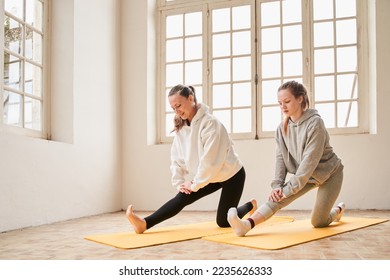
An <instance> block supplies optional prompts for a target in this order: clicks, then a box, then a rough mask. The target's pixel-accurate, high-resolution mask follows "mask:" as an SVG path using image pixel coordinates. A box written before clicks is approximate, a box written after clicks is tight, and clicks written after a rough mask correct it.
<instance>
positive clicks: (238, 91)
mask: <svg viewBox="0 0 390 280" xmlns="http://www.w3.org/2000/svg"><path fill="white" fill-rule="evenodd" d="M251 105H252V90H251V83H239V84H233V106H234V107H243V106H251Z"/></svg>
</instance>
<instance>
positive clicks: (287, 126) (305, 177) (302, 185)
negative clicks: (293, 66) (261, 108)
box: [228, 81, 345, 236]
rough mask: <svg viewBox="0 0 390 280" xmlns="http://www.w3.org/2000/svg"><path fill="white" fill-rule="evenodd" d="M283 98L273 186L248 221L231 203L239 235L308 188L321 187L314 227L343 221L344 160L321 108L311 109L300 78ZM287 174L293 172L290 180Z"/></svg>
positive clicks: (280, 98) (288, 86) (285, 87)
mask: <svg viewBox="0 0 390 280" xmlns="http://www.w3.org/2000/svg"><path fill="white" fill-rule="evenodd" d="M278 102H279V105H280V109H281V110H282V112H283V114H284V115H285V120H284V121H283V122H282V123H281V124H280V125H279V127H278V128H277V131H276V166H275V179H274V181H273V182H272V184H271V187H272V191H271V194H270V195H269V199H268V201H267V202H265V203H264V204H262V205H261V206H260V207H259V208H258V209H257V210H256V211H255V212H254V213H253V214H252V215H251V216H250V217H249V218H248V219H247V220H241V219H240V217H239V215H237V209H235V208H232V209H230V210H229V213H228V220H229V223H230V224H231V226H232V227H233V228H234V231H235V233H236V235H237V236H244V235H245V234H246V233H247V232H248V231H249V230H251V229H252V228H253V227H254V226H255V225H257V224H260V223H262V222H264V221H266V220H267V219H269V218H270V217H272V215H274V214H275V213H276V212H277V211H279V210H280V209H282V208H283V207H286V206H287V205H289V204H290V203H291V202H293V201H294V200H296V199H298V198H299V197H301V196H302V195H304V194H305V193H307V192H308V191H310V190H312V189H315V188H318V191H317V199H316V202H315V205H314V209H313V211H312V215H311V223H312V225H313V226H314V227H326V226H328V225H329V224H330V223H331V222H333V221H338V220H340V218H341V215H342V214H343V212H344V208H345V205H344V203H339V204H338V205H337V206H336V207H334V206H333V205H334V203H335V201H336V199H337V197H338V195H339V193H340V189H341V185H342V182H343V165H342V163H341V160H340V159H339V158H338V157H337V155H336V154H335V153H334V152H333V148H332V147H331V146H330V144H329V135H328V132H327V131H326V128H325V126H324V122H323V121H322V119H321V117H320V115H319V114H318V112H317V110H315V109H309V98H308V95H307V90H306V88H305V87H304V86H303V85H302V84H300V83H298V82H295V81H290V82H286V83H284V84H283V85H282V86H281V87H279V90H278ZM287 173H290V174H292V176H291V177H290V179H289V180H288V181H287V182H285V180H286V175H287Z"/></svg>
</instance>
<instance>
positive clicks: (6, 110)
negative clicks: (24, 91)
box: [3, 91, 23, 126]
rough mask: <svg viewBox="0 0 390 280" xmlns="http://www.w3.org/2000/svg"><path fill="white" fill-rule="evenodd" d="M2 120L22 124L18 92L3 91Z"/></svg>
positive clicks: (20, 100)
mask: <svg viewBox="0 0 390 280" xmlns="http://www.w3.org/2000/svg"><path fill="white" fill-rule="evenodd" d="M3 120H4V123H5V124H10V125H16V126H23V123H22V96H21V95H20V94H16V93H13V92H9V91H4V92H3Z"/></svg>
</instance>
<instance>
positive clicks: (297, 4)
mask: <svg viewBox="0 0 390 280" xmlns="http://www.w3.org/2000/svg"><path fill="white" fill-rule="evenodd" d="M301 1H302V0H284V1H282V14H283V23H284V24H286V23H293V22H301V21H302V7H301Z"/></svg>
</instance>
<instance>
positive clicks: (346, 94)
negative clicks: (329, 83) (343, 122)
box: [337, 74, 358, 100]
mask: <svg viewBox="0 0 390 280" xmlns="http://www.w3.org/2000/svg"><path fill="white" fill-rule="evenodd" d="M357 97H358V82H357V75H356V74H347V75H338V76H337V99H339V100H340V99H353V98H357Z"/></svg>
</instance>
